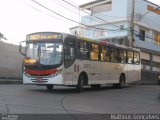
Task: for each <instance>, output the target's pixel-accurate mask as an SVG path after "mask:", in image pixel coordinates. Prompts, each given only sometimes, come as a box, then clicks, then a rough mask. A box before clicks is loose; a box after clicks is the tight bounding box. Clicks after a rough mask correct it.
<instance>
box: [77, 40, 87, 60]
mask: <svg viewBox="0 0 160 120" xmlns="http://www.w3.org/2000/svg"><path fill="white" fill-rule="evenodd" d="M78 58H79V59H82V60H83V59H84V60H87V59H89V43H87V42H85V41H79V49H78Z"/></svg>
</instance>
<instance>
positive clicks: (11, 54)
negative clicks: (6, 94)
mask: <svg viewBox="0 0 160 120" xmlns="http://www.w3.org/2000/svg"><path fill="white" fill-rule="evenodd" d="M22 60H23V57H22V56H21V55H20V54H19V50H18V46H17V45H12V44H8V43H4V42H2V41H0V79H2V78H7V79H8V78H12V79H20V78H22V70H21V69H22Z"/></svg>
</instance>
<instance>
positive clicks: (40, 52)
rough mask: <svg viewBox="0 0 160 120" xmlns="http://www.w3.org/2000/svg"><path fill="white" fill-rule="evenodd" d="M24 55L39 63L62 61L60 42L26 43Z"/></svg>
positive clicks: (55, 63) (47, 63)
mask: <svg viewBox="0 0 160 120" xmlns="http://www.w3.org/2000/svg"><path fill="white" fill-rule="evenodd" d="M26 48H27V49H26V57H27V58H30V59H34V60H36V61H38V63H39V64H41V65H58V64H61V63H62V51H63V46H62V42H48V43H47V42H45V43H44V42H41V43H28V44H27V47H26Z"/></svg>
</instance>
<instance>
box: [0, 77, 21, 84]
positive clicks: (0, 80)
mask: <svg viewBox="0 0 160 120" xmlns="http://www.w3.org/2000/svg"><path fill="white" fill-rule="evenodd" d="M0 84H22V79H11V78H7V79H6V78H4V79H3V78H0Z"/></svg>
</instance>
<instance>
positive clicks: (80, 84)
mask: <svg viewBox="0 0 160 120" xmlns="http://www.w3.org/2000/svg"><path fill="white" fill-rule="evenodd" d="M83 84H84V75H83V74H81V75H80V76H79V78H78V85H77V86H76V89H77V92H80V93H81V92H82V91H83Z"/></svg>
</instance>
